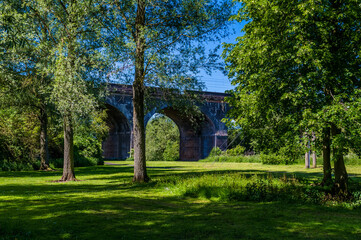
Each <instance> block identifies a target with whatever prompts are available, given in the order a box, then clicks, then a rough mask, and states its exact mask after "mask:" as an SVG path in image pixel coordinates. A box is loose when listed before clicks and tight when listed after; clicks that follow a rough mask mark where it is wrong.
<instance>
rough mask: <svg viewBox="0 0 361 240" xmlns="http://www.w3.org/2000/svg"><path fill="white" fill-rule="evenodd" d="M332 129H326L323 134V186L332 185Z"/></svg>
mask: <svg viewBox="0 0 361 240" xmlns="http://www.w3.org/2000/svg"><path fill="white" fill-rule="evenodd" d="M330 134H331V133H330V128H326V129H325V130H324V132H323V141H322V158H323V180H322V185H325V186H331V185H332V175H331V173H332V169H331V135H330Z"/></svg>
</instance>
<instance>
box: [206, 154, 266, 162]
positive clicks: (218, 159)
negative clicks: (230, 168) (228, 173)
mask: <svg viewBox="0 0 361 240" xmlns="http://www.w3.org/2000/svg"><path fill="white" fill-rule="evenodd" d="M200 161H201V162H234V163H241V162H243V163H261V158H260V155H249V156H243V155H238V156H229V155H219V156H209V157H207V158H205V159H202V160H200Z"/></svg>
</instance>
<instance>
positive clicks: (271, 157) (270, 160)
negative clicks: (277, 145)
mask: <svg viewBox="0 0 361 240" xmlns="http://www.w3.org/2000/svg"><path fill="white" fill-rule="evenodd" d="M261 161H262V164H270V165H279V164H289V163H290V161H289V160H288V158H286V157H283V156H281V155H277V154H274V153H271V154H261Z"/></svg>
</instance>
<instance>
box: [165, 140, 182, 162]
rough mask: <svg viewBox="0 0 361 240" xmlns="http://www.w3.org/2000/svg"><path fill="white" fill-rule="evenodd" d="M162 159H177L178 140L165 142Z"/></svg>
mask: <svg viewBox="0 0 361 240" xmlns="http://www.w3.org/2000/svg"><path fill="white" fill-rule="evenodd" d="M163 159H164V161H177V160H179V142H176V141H175V142H170V141H168V142H167V146H166V147H165V150H164V153H163Z"/></svg>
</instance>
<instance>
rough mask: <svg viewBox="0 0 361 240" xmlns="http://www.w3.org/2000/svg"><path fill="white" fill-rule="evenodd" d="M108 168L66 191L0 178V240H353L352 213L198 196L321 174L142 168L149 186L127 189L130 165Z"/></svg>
mask: <svg viewBox="0 0 361 240" xmlns="http://www.w3.org/2000/svg"><path fill="white" fill-rule="evenodd" d="M112 163H114V164H120V165H112V166H111V165H106V166H96V167H89V168H77V169H76V177H77V178H78V179H79V180H81V181H78V182H67V183H54V182H53V181H55V180H59V179H60V177H61V171H60V170H59V171H54V172H0V239H15V238H16V239H359V238H361V226H360V224H359V223H360V220H361V214H360V213H361V210H360V209H359V208H356V209H353V210H350V209H349V208H345V207H332V206H322V205H318V204H312V203H303V202H302V201H292V200H291V201H286V202H285V201H279V200H272V199H270V201H267V202H262V201H261V202H258V201H248V200H247V201H245V200H242V199H241V200H240V199H238V200H237V201H233V200H232V199H231V200H230V199H227V198H222V191H219V194H218V195H217V194H216V195H212V194H214V193H215V192H214V189H215V188H210V190H209V193H207V192H204V193H200V194H199V189H202V186H203V185H204V186H213V187H217V188H218V189H222V186H229V185H230V184H231V183H232V181H233V182H234V184H235V186H236V185H237V186H238V185H239V186H245V185H247V183H248V182H252V181H253V180H254V179H257V178H261V177H262V178H264V177H265V178H268V177H270V176H271V179H272V180H270V181H274V184H276V185H277V184H279V186H283V185H282V184H284V180H280V179H282V178H285V177H286V178H289V179H292V178H294V177H296V178H304V179H306V180H307V181H309V182H312V181H314V180H317V179H319V178H320V177H321V176H322V175H321V173H322V168H316V169H305V168H304V167H303V166H302V165H289V166H268V165H262V164H258V163H209V162H208V163H204V162H148V163H147V166H148V172H149V175H150V176H151V178H152V181H151V182H150V183H148V184H133V183H132V182H131V180H132V175H133V167H132V165H133V163H132V162H129V161H128V162H125V161H122V162H112ZM348 172H349V173H350V175H351V178H352V181H355V182H360V174H361V167H360V166H349V167H348ZM255 175H257V176H256V177H255ZM252 179H253V180H252ZM247 181H248V182H247ZM197 184H198V185H197ZM272 184H273V183H272ZM199 186H200V188H197V187H199ZM235 189H237V188H235ZM187 191H188V192H187ZM202 191H203V190H202ZM192 194H193V195H192ZM197 194H198V195H197ZM207 194H208V195H207ZM209 194H211V195H209Z"/></svg>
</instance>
